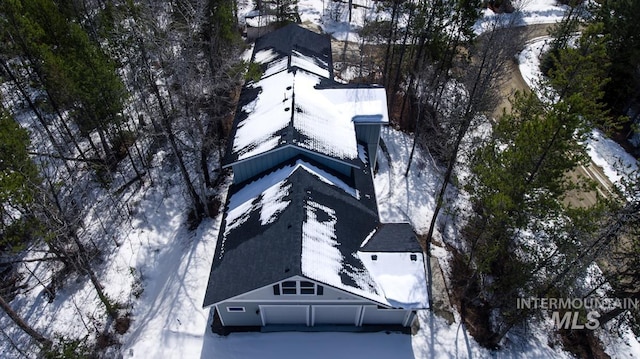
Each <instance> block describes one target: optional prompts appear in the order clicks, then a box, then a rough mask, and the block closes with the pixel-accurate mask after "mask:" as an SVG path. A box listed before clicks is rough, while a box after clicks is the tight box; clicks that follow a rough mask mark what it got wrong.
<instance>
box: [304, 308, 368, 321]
mask: <svg viewBox="0 0 640 359" xmlns="http://www.w3.org/2000/svg"><path fill="white" fill-rule="evenodd" d="M361 308H362V307H361V306H359V305H342V306H340V305H314V306H313V308H312V312H313V313H312V317H313V324H312V325H324V324H332V325H336V324H338V325H358V321H359V319H360V310H361Z"/></svg>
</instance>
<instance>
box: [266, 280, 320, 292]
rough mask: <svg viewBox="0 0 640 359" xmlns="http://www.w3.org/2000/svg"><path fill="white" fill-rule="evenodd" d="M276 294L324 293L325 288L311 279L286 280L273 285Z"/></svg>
mask: <svg viewBox="0 0 640 359" xmlns="http://www.w3.org/2000/svg"><path fill="white" fill-rule="evenodd" d="M273 294H274V295H280V294H283V295H294V294H301V295H323V294H324V288H323V287H322V286H321V285H318V284H315V283H313V282H309V281H304V280H303V281H300V282H297V281H285V282H282V283H280V284H276V285H274V286H273Z"/></svg>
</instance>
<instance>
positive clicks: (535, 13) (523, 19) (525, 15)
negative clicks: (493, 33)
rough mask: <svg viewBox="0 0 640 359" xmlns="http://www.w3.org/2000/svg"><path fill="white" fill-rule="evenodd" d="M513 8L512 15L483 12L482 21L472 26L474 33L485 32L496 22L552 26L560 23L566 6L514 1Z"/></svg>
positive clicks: (546, 1)
mask: <svg viewBox="0 0 640 359" xmlns="http://www.w3.org/2000/svg"><path fill="white" fill-rule="evenodd" d="M513 6H514V8H515V9H516V11H514V12H513V13H512V14H496V13H494V12H493V11H492V10H489V9H485V10H483V15H482V19H480V21H478V22H477V23H476V24H475V26H474V31H475V33H476V34H480V33H482V32H484V31H486V30H487V29H488V28H490V24H491V23H492V22H493V21H496V20H499V21H501V22H505V23H507V22H510V23H512V24H513V25H515V26H527V25H533V24H553V23H556V22H558V21H560V20H561V19H562V17H563V16H564V13H565V11H566V10H567V6H566V5H559V4H558V2H557V1H556V0H515V1H513Z"/></svg>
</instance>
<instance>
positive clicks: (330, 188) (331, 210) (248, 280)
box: [204, 159, 427, 308]
mask: <svg viewBox="0 0 640 359" xmlns="http://www.w3.org/2000/svg"><path fill="white" fill-rule="evenodd" d="M362 171H363V175H367V174H368V172H366V171H368V168H365V169H364V170H362ZM364 172H366V173H364ZM369 178H370V175H369ZM355 182H358V181H355ZM356 187H357V186H356V183H351V182H350V179H348V178H342V177H341V176H340V175H339V174H336V173H332V172H331V171H330V170H326V169H323V168H322V166H320V165H318V164H314V163H311V162H310V161H306V160H302V159H298V160H295V161H291V162H290V163H288V164H285V165H283V166H282V167H280V168H278V169H275V170H274V171H272V172H270V173H267V174H265V175H264V176H262V177H260V178H258V179H255V180H254V181H252V182H249V183H245V184H242V185H238V186H236V187H235V188H232V190H231V192H230V194H229V199H228V202H227V203H228V204H227V208H226V215H225V217H224V220H223V224H222V228H221V229H220V237H219V239H218V246H217V248H216V253H215V258H214V261H213V266H212V270H211V276H210V279H209V286H208V287H207V293H206V297H205V302H204V305H205V306H209V305H213V304H215V303H218V302H221V301H223V300H226V299H229V298H232V297H234V296H238V295H241V294H244V293H246V292H249V291H252V290H255V289H257V288H261V287H265V286H268V285H270V284H272V283H275V282H278V281H280V280H284V279H285V278H287V277H290V276H292V275H301V276H304V277H306V278H310V279H313V280H315V281H318V282H320V283H324V284H326V285H328V286H332V287H334V288H337V289H340V290H343V291H345V292H348V293H351V294H353V295H356V296H359V297H362V298H366V299H369V300H371V301H373V302H375V303H377V304H380V305H387V306H389V307H402V308H424V307H425V306H426V304H424V303H426V302H427V301H426V294H425V293H426V292H424V291H423V292H420V291H419V290H418V289H417V288H416V289H410V288H405V289H402V290H397V288H394V284H393V280H394V278H395V279H397V280H402V282H403V283H409V282H411V283H413V284H412V287H411V288H413V287H416V286H418V285H419V284H420V283H422V284H423V286H424V283H425V282H423V279H424V273H422V276H420V274H419V273H418V272H417V271H418V270H419V269H420V268H422V271H423V272H424V263H423V261H422V256H421V255H420V256H418V257H417V261H411V260H409V259H408V258H409V257H408V256H409V254H411V253H417V254H419V253H420V250H419V248H420V247H419V246H418V245H417V242H416V243H415V245H414V246H413V247H411V248H409V249H410V250H408V251H407V250H406V249H407V244H406V243H408V242H407V240H413V241H414V242H415V235H414V236H412V237H411V238H402V239H401V237H406V234H407V232H406V228H404V227H401V226H395V227H393V226H392V227H391V229H388V228H389V227H387V225H381V224H379V222H378V214H377V212H376V211H375V210H374V209H373V208H371V207H369V206H368V205H367V202H366V201H364V198H363V197H369V198H370V197H372V196H373V193H366V192H362V191H361V189H359V188H356ZM363 190H364V191H373V187H370V188H366V189H363ZM373 199H374V201H375V197H374V198H373ZM405 225H406V224H405ZM406 226H408V225H406ZM409 228H410V227H409ZM381 237H385V238H381ZM388 241H391V242H394V241H397V243H398V248H401V249H402V250H405V251H404V252H385V251H384V250H383V249H384V248H383V247H384V246H385V245H388V243H386V242H388ZM379 243H382V247H381V246H380V244H379ZM363 244H366V246H363ZM369 249H375V250H380V252H381V253H387V254H389V253H390V254H398V256H393V257H389V256H384V258H383V256H382V255H381V256H380V259H382V260H381V261H380V262H375V261H374V262H375V263H369V262H370V257H369V255H370V254H371V253H373V252H366V251H367V250H369ZM414 249H415V250H416V251H413V250H414ZM402 254H407V256H402ZM405 257H406V258H405ZM394 258H395V260H397V263H396V265H397V268H396V270H397V271H396V272H394V271H390V269H388V268H387V266H390V265H391V261H393V260H394ZM418 264H419V265H418ZM421 266H422V267H421ZM412 278H413V279H412ZM421 296H422V297H421Z"/></svg>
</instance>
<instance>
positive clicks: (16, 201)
mask: <svg viewBox="0 0 640 359" xmlns="http://www.w3.org/2000/svg"><path fill="white" fill-rule="evenodd" d="M28 147H29V136H28V133H27V131H25V130H24V129H22V128H21V127H20V126H19V125H18V124H17V123H16V122H15V121H14V120H13V119H12V118H11V116H9V114H8V113H7V112H6V111H5V110H4V109H2V110H0V203H2V206H0V248H2V249H8V250H10V251H16V250H19V249H21V248H23V247H24V246H25V245H26V244H27V243H25V242H26V241H27V240H28V239H29V238H30V237H31V235H30V231H31V230H32V229H33V228H34V225H33V218H32V217H31V214H30V210H29V206H30V204H31V203H32V202H33V201H34V199H35V193H34V191H33V187H32V186H31V184H32V183H36V182H37V181H38V174H37V170H36V167H35V165H34V164H33V162H32V161H31V158H30V157H29V154H28V152H27V148H28Z"/></svg>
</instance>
